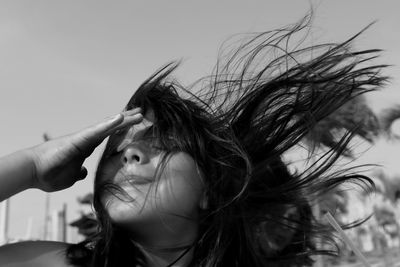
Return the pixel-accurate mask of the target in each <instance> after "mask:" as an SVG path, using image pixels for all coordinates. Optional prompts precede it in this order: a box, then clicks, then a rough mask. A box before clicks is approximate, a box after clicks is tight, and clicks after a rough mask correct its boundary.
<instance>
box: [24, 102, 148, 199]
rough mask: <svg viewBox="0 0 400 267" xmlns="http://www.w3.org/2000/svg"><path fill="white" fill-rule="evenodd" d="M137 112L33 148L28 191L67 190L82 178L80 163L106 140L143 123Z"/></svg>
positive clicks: (84, 170)
mask: <svg viewBox="0 0 400 267" xmlns="http://www.w3.org/2000/svg"><path fill="white" fill-rule="evenodd" d="M140 112H141V110H140V108H136V109H132V110H129V111H125V112H123V113H121V114H118V115H117V116H115V117H113V118H111V119H108V120H105V121H102V122H100V123H98V124H96V125H94V126H91V127H88V128H86V129H84V130H81V131H79V132H76V133H74V134H70V135H66V136H63V137H60V138H57V139H52V140H50V141H47V142H45V143H43V144H40V145H38V146H36V147H33V148H32V149H31V152H32V159H33V171H32V172H33V173H32V180H31V182H32V183H31V187H34V188H39V189H41V190H44V191H46V192H52V191H58V190H62V189H65V188H68V187H70V186H72V185H73V184H74V183H75V182H76V181H78V180H81V179H83V178H85V177H86V175H87V170H86V168H85V167H83V166H82V164H83V162H84V160H85V159H86V158H87V157H88V156H90V154H91V153H92V152H93V150H94V149H95V148H96V147H97V146H98V145H99V144H100V143H101V142H102V141H103V140H104V139H105V138H106V137H107V136H109V135H110V134H112V133H113V132H115V131H116V130H119V129H123V128H125V127H128V126H131V125H134V124H137V123H139V122H140V121H141V120H142V119H143V116H142V114H141V113H140Z"/></svg>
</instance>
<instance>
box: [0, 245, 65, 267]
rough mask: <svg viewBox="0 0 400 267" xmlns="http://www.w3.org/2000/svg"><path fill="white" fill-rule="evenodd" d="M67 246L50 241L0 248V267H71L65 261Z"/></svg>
mask: <svg viewBox="0 0 400 267" xmlns="http://www.w3.org/2000/svg"><path fill="white" fill-rule="evenodd" d="M68 246H69V244H67V243H62V242H52V241H25V242H19V243H14V244H7V245H4V246H1V247H0V266H2V267H28V266H38V267H41V266H42V267H47V266H49V267H50V266H52V267H71V266H72V265H69V264H68V262H67V259H66V250H67V248H68Z"/></svg>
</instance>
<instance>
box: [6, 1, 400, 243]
mask: <svg viewBox="0 0 400 267" xmlns="http://www.w3.org/2000/svg"><path fill="white" fill-rule="evenodd" d="M311 4H312V5H313V7H314V9H315V17H314V23H313V24H314V28H313V29H312V31H311V35H310V36H311V38H312V42H314V43H315V44H317V43H318V42H320V41H321V42H323V41H335V42H337V41H343V40H345V39H346V38H348V37H350V36H351V35H352V34H355V33H356V32H358V31H359V30H361V29H362V28H363V27H365V26H366V25H367V24H369V23H371V22H373V21H375V20H377V23H376V24H375V25H373V27H372V28H370V29H369V30H368V31H367V32H366V33H365V34H364V35H362V36H361V37H360V38H359V40H358V42H357V46H359V47H360V48H382V49H384V50H385V52H384V56H383V57H382V61H384V62H386V63H389V64H393V65H394V67H392V68H391V69H390V70H388V74H390V75H392V76H393V81H392V84H391V85H390V86H389V89H388V90H387V92H386V93H385V94H378V95H374V96H373V97H370V98H371V103H372V105H373V106H374V107H375V108H376V109H381V108H382V107H383V106H385V105H387V104H386V102H387V101H389V102H391V103H395V102H398V103H400V94H399V93H398V92H395V91H394V90H393V88H396V87H397V85H398V84H399V81H398V80H399V78H400V75H399V66H400V51H399V47H400V35H399V28H400V19H399V14H398V13H399V10H400V8H399V7H400V4H399V2H398V1H396V0H387V1H376V0H335V1H323V0H321V1H308V0H297V1H292V0H286V1H285V0H284V1H282V0H260V1H255V0H251V1H249V0H246V1H244V0H243V1H232V0H219V1H215V0H214V1H211V0H206V1H205V0H203V1H187V0H186V1H184V0H181V1H177V0H168V1H101V0H92V1H87V0H86V1H78V0H73V1H70V0H69V1H58V0H36V1H32V0H25V1H19V0H9V1H6V0H1V1H0V121H1V122H2V128H1V131H0V137H1V138H0V139H1V140H2V141H0V148H1V149H0V154H7V153H10V152H12V151H15V150H18V149H21V148H24V147H29V146H33V145H35V144H37V143H40V142H41V141H42V134H43V132H47V133H49V135H50V136H54V137H55V136H59V135H63V134H66V133H70V132H72V131H75V130H77V129H80V128H82V127H85V126H87V125H90V124H93V123H95V122H96V121H99V120H101V119H102V118H104V117H107V116H109V115H111V114H115V113H117V112H119V111H120V110H121V109H122V107H123V106H124V104H125V103H126V102H127V100H128V99H129V98H130V96H131V95H132V93H133V92H134V90H135V88H136V87H137V86H138V85H139V84H140V83H141V82H142V81H143V80H144V79H146V78H147V77H148V76H149V75H150V74H151V73H153V72H154V71H155V70H156V69H157V68H159V67H160V66H161V65H163V64H165V63H167V62H170V61H171V60H181V59H182V60H183V64H182V65H181V67H180V68H179V69H178V71H177V72H176V77H177V78H178V80H180V81H182V82H183V83H184V84H185V83H186V84H188V83H190V82H193V81H194V80H196V79H197V78H200V77H201V76H204V75H207V74H209V73H210V71H211V68H212V67H213V65H214V63H215V60H216V55H217V52H218V48H219V46H220V44H221V43H222V42H223V41H224V40H225V39H226V38H227V37H229V36H231V35H232V34H236V33H243V32H249V31H266V30H271V29H275V28H278V27H281V26H284V25H286V24H289V23H294V22H296V21H298V20H299V19H300V18H302V17H303V16H304V15H305V14H306V13H307V12H308V11H309V9H310V6H311ZM100 150H101V149H100ZM387 156H388V157H390V156H391V157H393V155H387ZM98 157H99V150H97V151H96V152H95V153H94V154H93V156H92V157H91V158H90V159H89V160H88V161H87V164H86V165H87V167H88V168H89V177H88V178H87V179H86V180H85V181H82V182H79V183H77V184H76V185H75V186H74V187H73V188H71V189H68V190H65V191H62V192H58V193H54V194H52V195H51V209H52V210H53V209H58V208H61V206H62V203H64V202H66V203H68V205H69V206H68V209H69V210H68V220H69V221H71V220H73V219H75V218H77V217H78V216H79V213H78V205H77V202H76V198H77V197H78V196H82V195H84V194H85V193H87V192H89V191H91V188H92V182H93V174H94V169H95V165H96V162H97V159H98ZM44 199H45V194H44V193H42V192H39V191H36V190H29V191H26V192H23V193H21V194H19V195H18V196H15V197H13V198H12V199H11V229H10V230H11V232H10V234H11V236H12V237H17V236H22V235H24V233H25V230H26V225H27V218H28V217H32V218H33V224H34V234H35V235H36V236H37V237H39V236H40V234H41V231H42V230H41V229H42V227H43V226H42V225H43V217H44Z"/></svg>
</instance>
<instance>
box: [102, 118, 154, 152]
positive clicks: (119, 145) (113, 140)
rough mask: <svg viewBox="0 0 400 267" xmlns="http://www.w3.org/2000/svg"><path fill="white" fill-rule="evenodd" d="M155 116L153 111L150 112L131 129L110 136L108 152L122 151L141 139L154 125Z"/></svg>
mask: <svg viewBox="0 0 400 267" xmlns="http://www.w3.org/2000/svg"><path fill="white" fill-rule="evenodd" d="M154 123H155V116H154V112H153V110H148V111H147V112H146V114H144V116H143V120H142V121H141V122H140V123H138V124H135V125H132V126H130V127H129V128H126V129H123V130H120V131H119V132H117V133H114V134H112V135H111V136H110V139H109V141H108V144H107V149H106V152H111V151H114V150H116V151H117V152H119V151H122V150H123V149H124V148H125V147H126V146H127V145H129V144H130V143H132V142H133V141H134V140H138V139H141V138H142V137H143V135H144V134H146V133H147V132H148V130H149V129H150V128H151V127H152V126H153V125H154Z"/></svg>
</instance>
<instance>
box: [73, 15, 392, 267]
mask: <svg viewBox="0 0 400 267" xmlns="http://www.w3.org/2000/svg"><path fill="white" fill-rule="evenodd" d="M308 26H309V21H308V19H307V18H306V19H304V20H303V21H301V22H300V23H298V24H295V25H293V26H290V27H287V28H283V29H279V30H275V31H270V32H262V33H254V34H249V35H247V36H246V38H244V39H242V42H241V43H240V44H238V48H236V49H233V50H227V49H225V50H223V51H225V52H224V53H222V54H221V55H220V57H219V61H218V62H217V64H216V67H215V69H214V71H213V74H212V75H211V76H209V77H206V78H203V79H201V80H199V81H198V82H197V83H195V85H193V86H191V87H190V89H185V88H184V87H183V86H180V85H179V84H178V83H177V82H175V81H173V80H172V79H171V78H170V74H171V73H172V72H173V70H174V69H175V68H176V67H177V65H178V64H176V63H171V64H168V65H167V66H165V67H163V68H162V69H161V70H159V71H158V72H156V73H155V74H154V75H153V76H151V77H150V78H149V79H148V80H146V81H145V82H144V83H143V84H142V85H141V86H140V87H139V89H138V90H137V91H136V92H135V94H134V95H133V97H132V98H131V99H130V101H129V102H128V104H127V106H126V109H131V108H133V107H142V109H143V110H144V112H145V111H146V110H147V109H149V108H151V109H152V110H153V111H154V114H155V117H156V121H157V123H156V125H155V127H154V129H153V131H154V132H155V134H156V136H157V137H158V139H159V140H160V142H161V144H162V146H163V148H164V149H165V150H166V151H168V152H170V153H173V152H175V151H184V152H187V153H189V154H190V155H191V156H192V157H193V158H194V159H195V161H196V163H197V164H198V166H199V168H200V169H201V171H202V172H203V174H204V178H205V194H206V196H207V199H208V203H209V207H208V209H207V210H205V211H203V212H202V213H203V214H202V216H201V220H200V222H199V223H200V233H199V237H198V240H197V242H196V243H195V244H193V247H192V249H194V259H193V262H192V264H193V265H194V266H205V267H211V266H264V265H268V266H274V264H275V265H276V266H303V265H311V264H312V260H311V256H312V255H315V254H330V255H335V253H336V252H337V251H336V250H335V247H334V246H328V247H327V246H318V247H316V246H315V242H316V240H320V241H321V240H322V242H324V243H329V242H331V245H332V244H333V245H334V241H333V239H332V234H331V232H330V231H329V230H328V229H326V228H325V227H324V226H323V225H322V224H321V223H320V222H319V221H318V220H316V219H315V218H314V217H313V215H312V212H311V208H312V204H313V203H314V202H315V200H316V199H318V197H319V196H321V195H323V194H325V193H326V192H328V191H329V190H331V189H333V188H335V187H337V186H338V185H340V184H342V183H343V182H356V183H359V184H361V185H366V184H368V183H371V181H370V179H369V178H367V177H365V176H363V175H361V174H358V173H357V172H355V170H354V169H352V170H347V171H346V170H343V169H341V170H339V171H334V170H332V168H333V166H334V164H335V162H336V161H337V160H338V158H339V157H340V156H341V155H342V154H343V153H344V151H346V149H347V144H348V143H349V141H350V139H351V138H352V137H353V135H354V133H355V132H356V128H354V129H347V131H346V133H345V134H344V135H343V136H342V137H341V138H339V140H336V141H335V143H334V145H333V146H331V147H328V148H327V149H325V150H324V151H325V152H324V153H323V154H322V155H321V156H320V157H319V159H318V160H317V161H316V162H315V163H314V164H312V166H311V167H309V168H307V169H306V170H301V171H297V172H293V171H289V169H288V166H287V165H288V163H287V162H284V161H283V159H282V155H283V154H284V153H285V152H287V151H288V150H289V149H291V148H293V147H294V146H296V145H299V144H300V143H302V142H303V141H304V140H305V139H307V137H308V135H309V133H310V132H311V131H312V129H313V128H314V127H315V126H316V125H317V124H318V123H319V122H321V121H322V120H324V119H325V118H327V117H328V116H329V115H330V114H332V113H333V112H335V111H336V110H337V109H338V108H340V107H341V106H342V105H344V104H345V103H346V102H348V101H350V100H351V99H353V98H355V97H357V96H359V95H361V94H364V93H366V92H368V91H371V90H376V89H378V88H380V87H381V86H382V85H383V84H384V83H385V81H386V77H384V76H382V75H381V74H380V71H381V69H382V68H383V67H385V66H384V65H370V64H369V63H370V60H371V59H373V58H375V57H376V56H377V54H378V53H379V50H376V49H371V50H363V51H353V50H352V49H351V47H350V46H351V43H352V42H353V40H354V39H355V38H356V37H357V36H358V34H357V35H355V36H353V37H352V38H350V39H349V40H347V41H345V42H343V43H338V44H335V43H328V44H319V45H312V46H307V47H301V44H298V43H296V46H294V47H290V45H289V44H290V42H289V41H290V39H291V38H295V37H296V36H297V35H300V37H303V36H304V35H303V34H302V33H303V32H304V31H306V29H307V27H308ZM298 40H301V38H300V39H298ZM227 51H228V52H227ZM194 92H195V93H194ZM306 143H307V144H309V142H306ZM311 147H313V146H311ZM166 160H167V159H166ZM104 190H117V191H118V190H119V189H118V188H115V186H113V185H104V184H102V185H98V186H96V187H95V195H94V207H95V210H96V212H97V216H98V219H99V224H100V227H99V232H98V234H97V235H96V236H95V237H93V238H91V239H89V240H86V241H84V242H83V243H81V244H78V245H72V246H71V247H70V248H69V250H68V257H69V259H70V260H71V262H73V263H74V264H82V265H89V266H119V265H121V266H122V265H129V264H132V266H134V264H144V262H143V261H144V258H143V256H142V255H141V253H140V250H139V249H138V248H136V247H135V245H134V244H133V243H132V242H131V241H130V240H129V239H128V238H127V237H126V235H124V234H123V231H122V230H121V229H118V227H116V226H114V225H112V224H111V222H110V219H109V217H108V215H107V213H106V212H105V210H104V208H103V207H102V205H101V203H100V201H99V195H101V193H102V191H104Z"/></svg>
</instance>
